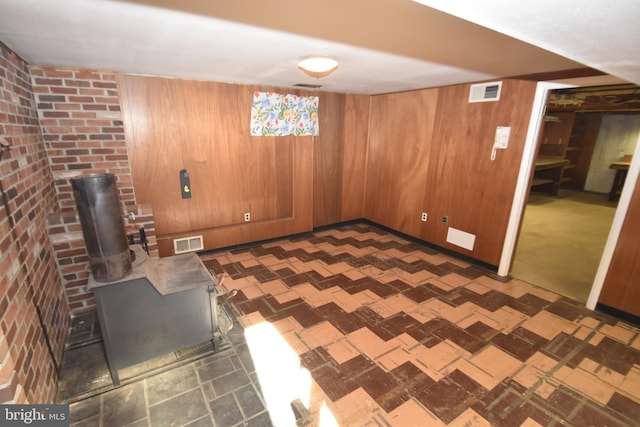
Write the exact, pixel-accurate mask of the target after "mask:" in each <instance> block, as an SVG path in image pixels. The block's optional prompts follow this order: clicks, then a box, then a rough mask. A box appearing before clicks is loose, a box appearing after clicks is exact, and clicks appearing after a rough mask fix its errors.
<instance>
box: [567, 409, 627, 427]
mask: <svg viewBox="0 0 640 427" xmlns="http://www.w3.org/2000/svg"><path fill="white" fill-rule="evenodd" d="M567 421H569V422H570V423H571V424H572V425H575V426H606V427H628V426H629V425H633V424H629V422H628V421H626V420H621V419H616V417H615V416H614V415H613V414H611V413H609V412H608V411H606V410H602V409H600V408H598V407H596V406H591V405H588V404H585V405H582V406H581V407H580V409H578V412H577V413H576V414H575V415H572V416H571V417H570V418H568V419H567ZM632 422H633V423H634V424H635V423H637V422H638V420H637V419H636V420H633V421H632ZM636 425H637V424H636Z"/></svg>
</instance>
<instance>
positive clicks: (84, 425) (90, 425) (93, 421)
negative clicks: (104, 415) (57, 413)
mask: <svg viewBox="0 0 640 427" xmlns="http://www.w3.org/2000/svg"><path fill="white" fill-rule="evenodd" d="M99 425H100V415H99V414H98V415H94V416H92V417H89V418H85V419H83V420H81V421H75V420H74V419H73V415H72V416H71V423H70V424H69V427H95V426H99Z"/></svg>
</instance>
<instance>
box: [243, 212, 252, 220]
mask: <svg viewBox="0 0 640 427" xmlns="http://www.w3.org/2000/svg"><path fill="white" fill-rule="evenodd" d="M244 221H245V222H247V221H251V214H250V213H249V212H245V213H244Z"/></svg>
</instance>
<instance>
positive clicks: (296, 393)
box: [245, 322, 338, 427]
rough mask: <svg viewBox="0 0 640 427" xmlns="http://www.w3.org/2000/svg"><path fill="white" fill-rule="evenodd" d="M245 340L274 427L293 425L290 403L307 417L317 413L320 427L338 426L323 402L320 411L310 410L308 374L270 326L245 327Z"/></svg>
mask: <svg viewBox="0 0 640 427" xmlns="http://www.w3.org/2000/svg"><path fill="white" fill-rule="evenodd" d="M245 339H246V341H247V345H248V346H249V351H250V352H251V357H252V359H253V363H254V365H255V368H256V373H257V375H258V380H259V382H260V387H261V388H262V392H263V395H264V400H265V404H266V405H267V409H268V410H269V414H270V415H271V421H272V422H273V424H274V425H277V426H289V425H291V426H294V425H296V416H295V413H294V410H293V403H294V402H296V401H298V402H300V403H302V404H303V405H304V407H305V409H306V410H308V411H309V412H310V413H314V412H318V413H319V420H318V425H319V426H320V427H333V426H338V422H337V421H336V419H335V417H334V416H333V414H332V413H331V410H330V409H329V408H328V407H327V405H326V402H324V401H323V402H322V404H321V407H320V408H311V407H310V405H311V402H312V399H311V387H312V385H311V374H310V373H309V371H308V370H307V369H305V368H303V367H302V366H301V364H300V358H299V357H298V355H297V353H296V352H295V351H294V350H293V349H292V348H291V347H290V346H289V344H288V343H287V342H286V340H285V339H284V338H283V337H282V335H280V333H279V332H278V330H277V329H276V328H275V327H274V326H273V325H272V324H271V323H269V322H261V323H258V324H255V325H252V326H249V327H247V328H246V329H245Z"/></svg>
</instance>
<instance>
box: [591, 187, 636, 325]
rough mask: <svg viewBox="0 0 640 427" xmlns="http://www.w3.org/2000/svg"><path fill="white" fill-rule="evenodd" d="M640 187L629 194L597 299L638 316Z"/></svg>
mask: <svg viewBox="0 0 640 427" xmlns="http://www.w3.org/2000/svg"><path fill="white" fill-rule="evenodd" d="M638 278H640V188H639V187H638V185H637V184H636V187H635V189H634V191H633V195H632V196H631V202H630V203H629V210H628V211H627V215H626V217H625V220H624V223H623V224H622V229H621V230H620V237H619V238H618V244H617V246H616V248H615V250H614V252H613V258H612V259H611V265H610V266H609V271H608V272H607V276H606V278H605V281H604V286H603V288H602V292H601V293H600V298H599V299H598V302H599V303H601V304H604V305H607V306H609V307H613V308H616V309H618V310H622V311H624V312H627V313H630V314H633V315H634V316H640V286H639V279H638Z"/></svg>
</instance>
